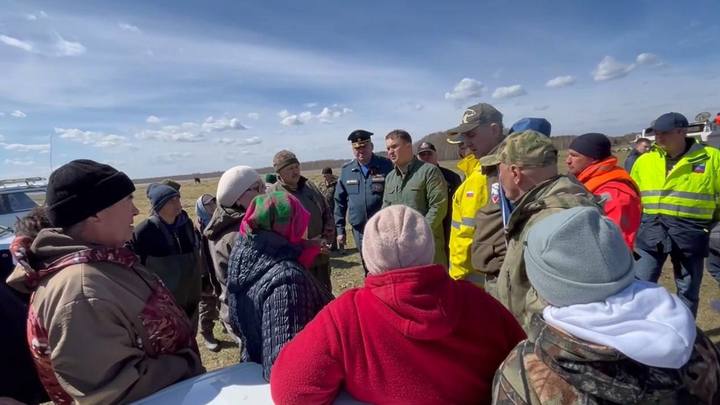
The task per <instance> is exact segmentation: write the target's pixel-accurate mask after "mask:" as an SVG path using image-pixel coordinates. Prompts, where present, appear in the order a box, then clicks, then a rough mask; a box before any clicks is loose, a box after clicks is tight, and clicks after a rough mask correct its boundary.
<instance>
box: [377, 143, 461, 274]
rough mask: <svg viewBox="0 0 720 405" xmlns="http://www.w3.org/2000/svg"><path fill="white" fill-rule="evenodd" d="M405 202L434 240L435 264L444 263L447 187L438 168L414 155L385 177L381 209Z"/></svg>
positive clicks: (445, 261)
mask: <svg viewBox="0 0 720 405" xmlns="http://www.w3.org/2000/svg"><path fill="white" fill-rule="evenodd" d="M398 204H401V205H406V206H408V207H410V208H413V209H415V210H417V211H418V212H420V213H421V214H422V215H424V216H425V219H426V220H427V222H428V224H430V228H431V229H432V232H433V238H434V240H435V259H434V262H435V263H436V264H440V265H443V266H447V264H448V258H447V255H446V254H445V244H446V241H445V232H444V230H443V218H445V214H446V213H447V209H448V187H447V184H446V183H445V178H443V175H442V172H441V171H440V168H438V167H437V166H435V165H431V164H428V163H424V162H422V161H420V160H418V159H417V158H415V157H413V160H412V161H410V163H409V164H408V165H407V168H405V169H403V170H401V169H400V168H397V167H395V169H393V170H392V171H391V172H390V173H389V174H388V175H387V177H386V178H385V193H384V194H383V208H385V207H388V206H391V205H398Z"/></svg>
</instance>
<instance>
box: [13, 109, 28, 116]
mask: <svg viewBox="0 0 720 405" xmlns="http://www.w3.org/2000/svg"><path fill="white" fill-rule="evenodd" d="M10 115H12V116H13V117H15V118H25V117H27V114H25V113H24V112H22V111H20V110H15V111H13V112H11V113H10Z"/></svg>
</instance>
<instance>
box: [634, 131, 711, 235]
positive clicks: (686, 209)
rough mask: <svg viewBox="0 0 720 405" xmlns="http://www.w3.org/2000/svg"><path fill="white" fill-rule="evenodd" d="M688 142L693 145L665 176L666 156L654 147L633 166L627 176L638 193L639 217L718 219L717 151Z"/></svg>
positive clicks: (706, 220) (694, 142)
mask: <svg viewBox="0 0 720 405" xmlns="http://www.w3.org/2000/svg"><path fill="white" fill-rule="evenodd" d="M688 141H689V142H692V143H693V145H692V146H691V147H690V149H689V150H688V152H687V153H686V154H685V155H684V156H683V157H682V158H681V159H680V161H679V162H678V163H677V164H676V165H675V167H673V168H672V170H670V171H669V172H668V173H667V174H665V173H666V168H665V158H666V156H667V154H666V153H665V151H664V150H662V149H661V148H659V147H657V146H655V147H653V149H652V150H651V151H650V152H648V153H645V154H643V155H642V156H640V157H639V158H638V160H637V161H636V162H635V165H633V169H632V173H631V175H632V177H633V179H634V180H635V182H636V183H637V185H638V187H639V189H640V196H641V199H642V205H643V214H645V215H666V216H670V217H677V218H685V219H691V220H698V221H704V222H710V221H712V220H713V219H715V220H717V219H718V218H720V217H719V216H718V192H719V191H720V173H719V172H718V170H720V151H718V150H717V149H714V148H710V147H707V146H705V145H703V144H701V143H698V142H696V141H694V140H688Z"/></svg>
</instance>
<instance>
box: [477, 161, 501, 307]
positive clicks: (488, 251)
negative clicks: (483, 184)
mask: <svg viewBox="0 0 720 405" xmlns="http://www.w3.org/2000/svg"><path fill="white" fill-rule="evenodd" d="M486 176H487V188H488V190H487V195H488V196H490V198H489V199H488V203H487V204H485V206H484V207H482V208H480V209H479V210H478V212H477V214H476V215H475V234H474V235H473V243H472V247H471V258H472V266H473V270H475V273H481V274H482V275H483V276H484V277H483V276H481V275H480V274H478V275H477V276H476V278H475V277H470V278H468V280H470V281H472V282H473V283H475V284H478V285H483V284H485V283H484V281H485V278H486V277H487V278H495V277H497V275H498V273H499V272H500V268H501V267H502V264H503V261H504V260H505V252H506V251H507V242H505V231H504V229H503V220H502V211H501V210H500V204H499V202H500V201H499V199H500V184H499V182H498V178H497V171H496V170H495V171H493V173H487V174H486ZM492 286H494V283H487V284H485V288H486V290H487V289H488V288H490V290H489V291H488V293H490V294H493V293H494V292H493V291H492Z"/></svg>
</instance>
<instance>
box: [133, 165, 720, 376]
mask: <svg viewBox="0 0 720 405" xmlns="http://www.w3.org/2000/svg"><path fill="white" fill-rule="evenodd" d="M444 166H446V167H454V165H451V164H444ZM338 171H339V170H338ZM304 175H306V176H307V177H309V178H310V179H311V180H313V181H319V179H320V177H321V176H320V174H319V173H317V172H309V173H304ZM217 180H218V179H203V180H202V183H201V184H194V183H193V182H183V183H182V189H181V190H180V191H181V195H182V203H183V207H184V208H185V210H186V211H187V212H188V214H190V216H191V217H192V218H193V219H194V218H195V201H196V200H197V198H199V197H200V196H201V195H202V194H203V193H209V194H213V195H214V194H215V190H216V187H217ZM145 189H146V185H138V190H137V191H136V192H135V204H136V206H137V207H138V209H139V210H140V215H138V216H137V217H136V223H139V222H140V221H142V220H143V219H144V218H146V217H147V214H148V212H149V211H150V205H149V202H148V199H147V197H146V196H145ZM348 235H351V232H348ZM348 239H349V240H348V242H349V244H348V246H346V251H345V254H340V253H337V252H334V253H333V254H332V256H331V266H332V284H333V293H334V294H335V295H336V296H338V295H339V294H341V293H342V292H343V291H345V290H347V289H350V288H354V287H359V286H361V285H362V283H363V269H362V266H361V265H360V256H359V254H358V252H357V249H355V246H354V241H353V240H352V237H349V238H348ZM660 282H661V283H662V284H663V285H664V286H665V287H667V288H668V289H669V290H670V291H671V292H673V293H674V292H675V286H674V281H673V276H672V268H671V267H670V266H669V262H668V263H667V264H666V266H665V270H664V271H663V274H662V277H661V280H660ZM719 290H720V289H719V287H718V285H717V283H716V282H715V281H714V280H713V279H712V278H711V277H710V275H709V274H708V273H705V274H704V277H703V283H702V289H701V293H700V309H699V311H698V317H697V323H698V326H699V327H700V328H701V329H702V330H703V331H705V333H707V334H708V336H709V337H710V338H711V339H712V340H713V341H714V342H715V343H719V342H720V312H718V311H717V310H714V309H712V308H711V306H710V302H711V301H712V300H714V299H718V298H720V294H719V293H718V292H719ZM215 336H216V337H217V338H218V340H219V341H220V344H221V347H222V350H220V351H219V352H217V353H214V352H210V351H208V350H207V349H205V347H204V346H203V344H202V340H201V339H198V346H199V347H200V353H201V355H202V358H203V364H204V365H205V367H206V368H207V369H208V370H214V369H217V368H221V367H225V366H229V365H233V364H237V363H238V361H239V359H240V354H239V350H238V347H237V345H236V344H235V343H234V342H232V340H231V339H230V338H229V336H228V335H227V334H225V333H223V332H222V329H221V327H220V326H219V324H218V323H216V326H215Z"/></svg>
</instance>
